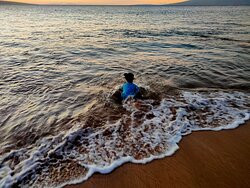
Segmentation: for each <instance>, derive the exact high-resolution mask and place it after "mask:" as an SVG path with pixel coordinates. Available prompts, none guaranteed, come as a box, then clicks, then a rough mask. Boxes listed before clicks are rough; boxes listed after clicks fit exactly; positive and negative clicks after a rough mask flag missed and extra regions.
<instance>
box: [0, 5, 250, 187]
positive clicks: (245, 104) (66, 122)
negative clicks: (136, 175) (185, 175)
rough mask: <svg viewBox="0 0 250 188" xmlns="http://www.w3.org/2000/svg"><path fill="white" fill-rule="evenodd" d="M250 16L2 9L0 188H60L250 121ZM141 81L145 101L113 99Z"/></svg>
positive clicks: (134, 9) (174, 10) (216, 10)
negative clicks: (129, 76) (128, 81)
mask: <svg viewBox="0 0 250 188" xmlns="http://www.w3.org/2000/svg"><path fill="white" fill-rule="evenodd" d="M249 20H250V8H249V7H164V6H0V102H1V105H0V134H1V140H0V141H1V142H0V187H11V186H22V187H41V186H42V187H61V186H63V185H66V184H69V183H77V182H81V181H84V180H87V179H88V177H90V176H91V175H92V174H93V173H95V172H101V173H108V172H111V171H112V170H113V169H114V168H116V167H118V166H120V165H121V164H123V163H125V162H134V163H147V162H149V161H151V160H153V159H158V158H162V157H165V156H169V155H171V154H173V153H174V152H175V151H176V150H177V149H178V142H179V141H180V140H181V138H182V136H183V135H186V134H189V133H191V132H192V131H196V130H215V131H218V130H221V129H232V128H236V127H237V126H239V125H240V124H242V123H244V122H245V121H246V120H248V119H249V115H250V110H249V109H250V108H249V107H250V100H249V88H250V87H249V86H250V84H249V83H250V82H249V80H250V55H249V54H250V21H249ZM124 72H133V73H134V74H135V76H136V79H135V82H136V83H137V84H138V85H139V86H141V87H144V88H145V90H146V91H145V96H146V97H145V98H146V99H145V100H137V101H135V100H133V99H129V100H127V101H125V102H123V104H122V105H120V104H116V103H115V102H114V101H112V99H111V97H110V96H111V95H112V93H113V92H114V91H115V90H116V89H117V88H119V86H121V84H122V83H123V82H124V79H123V73H124Z"/></svg>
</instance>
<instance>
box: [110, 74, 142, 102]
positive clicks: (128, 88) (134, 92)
mask: <svg viewBox="0 0 250 188" xmlns="http://www.w3.org/2000/svg"><path fill="white" fill-rule="evenodd" d="M124 78H125V79H126V81H127V82H126V83H124V84H123V85H122V87H121V88H120V89H119V90H118V91H116V92H115V93H114V94H113V95H112V98H113V99H114V100H115V101H116V102H118V103H121V102H122V100H126V99H127V98H128V97H129V96H132V97H133V98H141V97H140V89H139V87H138V86H137V85H136V84H134V83H133V81H134V74H132V73H125V74H124Z"/></svg>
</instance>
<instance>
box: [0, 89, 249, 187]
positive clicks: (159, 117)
mask: <svg viewBox="0 0 250 188" xmlns="http://www.w3.org/2000/svg"><path fill="white" fill-rule="evenodd" d="M249 101H250V100H249V95H247V94H244V93H241V92H223V91H213V92H200V91H183V92H180V94H179V95H178V96H168V97H165V98H163V99H162V100H161V101H160V102H156V101H154V100H144V101H134V100H127V101H126V102H125V103H124V104H123V107H124V109H125V113H123V114H122V115H121V117H120V118H119V119H118V120H116V121H105V122H104V123H100V124H101V125H100V126H94V127H93V126H84V127H83V126H82V125H81V123H80V122H76V123H75V124H74V125H73V126H72V129H71V130H69V131H67V132H64V133H62V134H61V135H57V136H55V137H48V138H44V139H43V141H41V142H40V143H37V144H36V145H37V147H36V148H32V149H30V148H25V149H22V150H18V151H12V152H11V153H9V154H8V155H6V156H5V157H4V158H1V159H0V161H1V162H0V175H1V177H3V178H2V179H1V180H0V185H1V187H11V186H15V185H19V186H24V187H30V186H33V187H40V186H43V187H62V186H63V185H66V184H72V183H79V182H82V181H84V180H86V179H88V178H89V177H90V176H91V175H92V174H93V173H95V172H100V173H103V174H105V173H109V172H111V171H112V170H113V169H115V168H116V167H118V166H120V165H122V164H124V163H126V162H133V163H143V164H144V163H147V162H150V161H152V160H154V159H159V158H163V157H165V156H170V155H172V154H173V153H174V152H175V151H176V150H177V149H178V145H177V144H178V142H179V141H180V140H181V138H182V136H183V135H186V134H189V133H191V132H192V131H197V130H214V131H218V130H221V129H232V128H236V127H237V126H239V125H240V124H242V123H244V122H245V121H246V120H248V119H249V116H250V110H249V106H250V104H249ZM110 115H111V116H112V114H110ZM3 174H4V175H3Z"/></svg>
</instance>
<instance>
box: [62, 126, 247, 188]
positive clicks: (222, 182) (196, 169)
mask: <svg viewBox="0 0 250 188" xmlns="http://www.w3.org/2000/svg"><path fill="white" fill-rule="evenodd" d="M249 135H250V121H247V122H246V123H244V124H243V125H240V126H239V127H238V128H236V129H228V130H221V131H195V132H192V133H191V134H189V135H187V136H184V137H183V138H182V140H181V141H180V143H179V144H178V145H179V150H178V151H176V152H175V153H174V154H173V155H172V156H169V157H165V158H163V159H158V160H153V161H152V162H150V163H147V164H145V165H143V164H133V163H126V164H124V165H122V166H121V167H118V168H116V169H115V170H114V171H112V172H111V173H109V174H99V173H96V174H94V175H93V176H92V177H90V178H89V179H88V180H87V181H84V182H83V183H80V184H76V185H68V186H65V187H68V188H89V187H101V188H106V187H107V188H116V187H130V188H138V187H143V188H154V187H158V188H159V187H160V188H161V187H162V188H163V187H164V188H165V187H250V173H249V172H250V160H249V159H250V138H249Z"/></svg>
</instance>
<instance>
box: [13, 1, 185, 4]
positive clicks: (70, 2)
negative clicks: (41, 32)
mask: <svg viewBox="0 0 250 188" xmlns="http://www.w3.org/2000/svg"><path fill="white" fill-rule="evenodd" d="M13 1H14V2H22V3H32V4H82V5H135V4H169V3H178V2H183V1H185V0H133V1H132V0H40V1H39V0H38V1H37V0H13Z"/></svg>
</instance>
